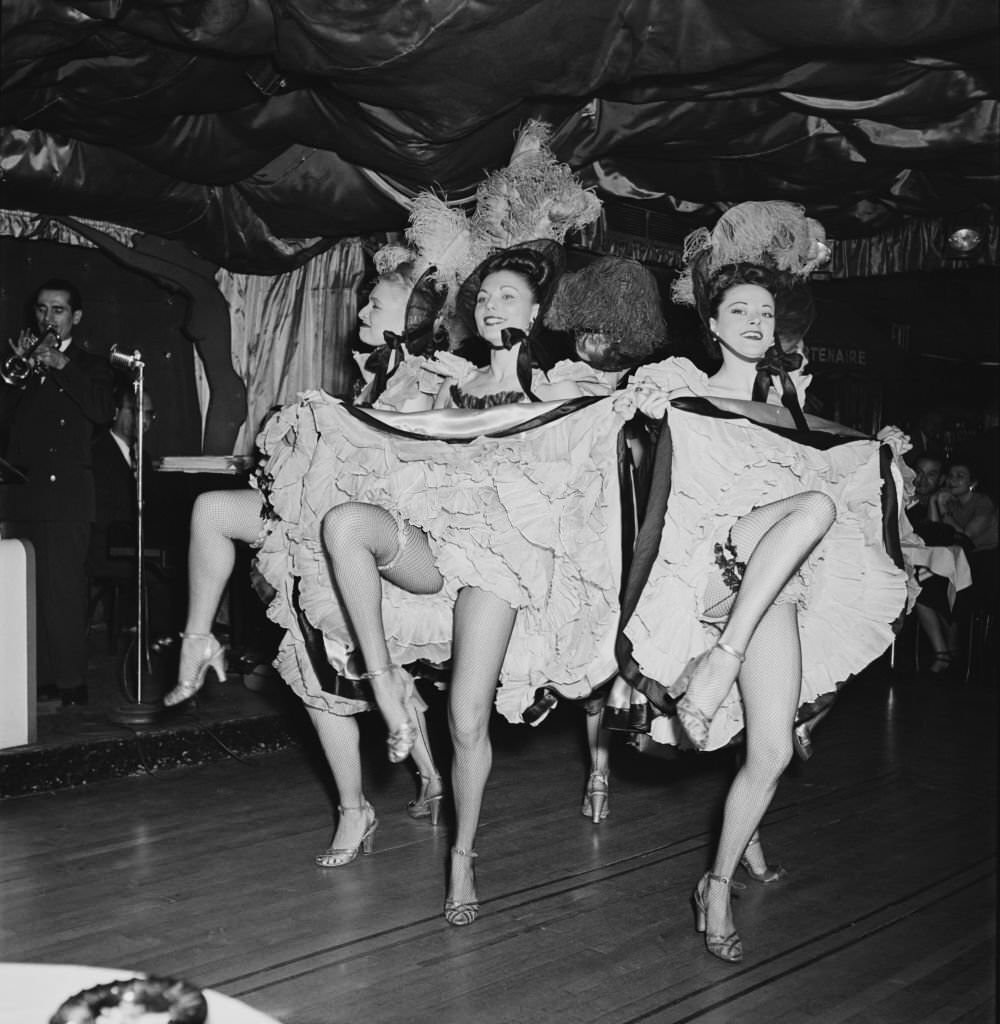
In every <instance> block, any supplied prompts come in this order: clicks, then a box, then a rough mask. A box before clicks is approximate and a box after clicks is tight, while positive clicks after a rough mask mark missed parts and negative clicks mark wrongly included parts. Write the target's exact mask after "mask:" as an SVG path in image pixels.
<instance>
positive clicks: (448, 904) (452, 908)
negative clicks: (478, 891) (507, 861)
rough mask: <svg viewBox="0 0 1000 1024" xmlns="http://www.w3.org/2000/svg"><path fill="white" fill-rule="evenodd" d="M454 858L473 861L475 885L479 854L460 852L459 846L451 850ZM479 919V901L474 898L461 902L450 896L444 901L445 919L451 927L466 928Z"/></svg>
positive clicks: (466, 851) (468, 851) (473, 881)
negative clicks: (476, 861) (476, 859)
mask: <svg viewBox="0 0 1000 1024" xmlns="http://www.w3.org/2000/svg"><path fill="white" fill-rule="evenodd" d="M451 853H452V856H454V857H466V858H468V859H469V860H471V861H472V883H473V885H475V882H476V864H475V858H476V857H478V856H479V854H478V853H473V852H472V851H471V850H460V849H459V848H458V847H457V846H453V847H452V848H451ZM477 917H479V900H478V898H473V899H471V900H466V901H465V902H459V901H458V900H456V899H454V898H453V897H451V896H449V897H447V899H445V901H444V919H445V920H446V921H447V922H448V924H450V925H454V926H455V927H456V928H464V927H465V926H466V925H467V924H472V922H473V921H475V919H476V918H477Z"/></svg>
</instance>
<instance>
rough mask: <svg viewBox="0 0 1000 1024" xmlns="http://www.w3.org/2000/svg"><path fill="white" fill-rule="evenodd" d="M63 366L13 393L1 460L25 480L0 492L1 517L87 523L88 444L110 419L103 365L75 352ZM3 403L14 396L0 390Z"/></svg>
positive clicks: (107, 372)
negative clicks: (8, 431) (9, 424)
mask: <svg viewBox="0 0 1000 1024" xmlns="http://www.w3.org/2000/svg"><path fill="white" fill-rule="evenodd" d="M66 355H67V356H68V357H69V363H67V365H66V366H65V367H63V369H61V370H50V371H48V372H47V373H46V375H45V377H44V378H42V377H39V376H38V375H36V374H32V376H31V377H30V378H29V380H28V384H27V386H26V387H25V388H24V389H23V390H22V391H18V392H16V393H15V395H14V397H13V400H12V404H13V410H12V413H11V426H10V439H9V442H8V446H7V453H6V456H5V457H6V459H7V461H8V462H10V463H11V464H12V465H14V466H16V467H17V468H18V469H20V470H21V472H23V473H24V474H25V475H26V476H27V477H28V483H26V484H13V485H10V486H7V487H4V488H3V491H4V492H5V493H4V497H3V499H2V500H3V516H2V518H4V519H10V520H36V521H46V522H92V521H93V519H94V512H95V496H94V475H93V470H92V466H91V443H92V441H93V439H94V435H95V433H96V431H98V430H99V429H101V428H102V427H104V426H106V425H107V424H108V423H110V422H111V418H112V416H113V415H114V399H113V396H112V373H111V366H110V364H109V363H108V361H107V359H104V358H102V357H99V356H96V355H93V354H92V353H90V352H87V351H85V350H84V349H82V348H80V347H79V346H78V345H76V344H75V343H74V344H70V346H69V348H67V349H66ZM0 390H4V391H7V392H8V394H7V395H6V396H5V397H6V399H7V400H8V401H11V397H10V392H11V391H13V390H14V389H12V388H9V386H8V385H5V384H2V383H0Z"/></svg>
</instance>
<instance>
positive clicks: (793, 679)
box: [708, 581, 802, 935]
mask: <svg viewBox="0 0 1000 1024" xmlns="http://www.w3.org/2000/svg"><path fill="white" fill-rule="evenodd" d="M744 582H745V581H744ZM801 685H802V653H801V647H800V644H799V629H798V613H797V611H796V608H795V605H794V604H777V605H773V606H772V607H771V608H769V609H768V610H767V611H766V612H765V613H764V615H763V617H762V618H761V620H760V623H759V624H758V626H757V628H756V629H755V630H754V633H753V637H752V638H751V640H750V642H749V644H748V645H747V650H746V661H745V662H744V664H743V669H742V671H741V672H740V693H741V696H742V698H743V707H744V714H745V716H746V754H745V760H744V762H743V764H742V766H741V767H740V769H739V771H738V772H737V773H736V777H735V779H734V780H733V784H732V786H731V787H730V789H729V794H728V796H727V797H726V809H725V815H724V817H723V823H722V834H721V836H720V838H719V847H718V850H717V851H716V856H715V864H714V867H713V872H714V873H715V874H716V875H721V876H723V877H725V878H732V877H733V872H734V871H735V870H736V865H737V864H738V863H739V859H740V855H741V854H742V853H743V851H744V850H745V849H746V846H747V843H748V842H749V841H750V837H751V836H752V835H753V833H754V831H755V830H756V829H757V828H758V826H759V825H760V822H761V819H762V818H763V816H764V812H765V811H766V810H767V808H768V806H769V805H770V803H771V799H772V797H773V796H774V791H775V789H776V788H777V785H778V779H779V778H780V777H781V773H782V772H783V771H784V770H785V768H786V767H787V766H788V762H789V761H790V760H791V757H792V725H793V722H794V720H795V711H796V708H797V707H798V702H799V690H800V688H801ZM708 918H709V922H708V923H709V931H710V932H713V933H715V934H725V935H727V934H729V932H731V931H732V930H733V922H732V914H731V911H730V908H729V899H728V890H727V889H724V888H722V887H721V886H710V887H709V889H708Z"/></svg>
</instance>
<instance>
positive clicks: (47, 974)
mask: <svg viewBox="0 0 1000 1024" xmlns="http://www.w3.org/2000/svg"><path fill="white" fill-rule="evenodd" d="M141 976H142V971H130V970H128V969H127V968H117V967H84V966H80V965H78V964H16V963H0V1024H48V1021H49V1018H50V1017H51V1016H52V1014H53V1013H55V1012H56V1010H58V1009H59V1007H60V1006H61V1005H62V1003H64V1002H65V1001H66V1000H67V999H69V998H70V996H75V995H76V994H77V992H82V991H83V990H84V989H85V988H93V987H94V986H95V985H107V984H109V983H110V982H112V981H120V980H126V979H128V978H136V977H141ZM202 992H203V994H204V996H205V1001H206V1002H207V1003H208V1019H207V1021H206V1024H281V1022H280V1021H276V1020H275V1019H274V1018H273V1017H268V1016H267V1014H265V1013H261V1012H260V1010H255V1009H253V1007H251V1006H247V1005H246V1003H241V1002H239V1000H237V999H231V998H230V997H229V996H224V995H223V994H222V993H221V992H214V991H212V989H210V988H206V989H202Z"/></svg>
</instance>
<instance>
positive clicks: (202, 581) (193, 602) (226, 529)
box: [184, 488, 264, 633]
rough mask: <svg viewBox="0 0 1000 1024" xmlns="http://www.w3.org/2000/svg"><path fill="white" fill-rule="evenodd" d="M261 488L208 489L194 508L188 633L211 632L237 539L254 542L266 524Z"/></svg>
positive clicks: (190, 552)
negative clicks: (264, 523) (262, 518)
mask: <svg viewBox="0 0 1000 1024" xmlns="http://www.w3.org/2000/svg"><path fill="white" fill-rule="evenodd" d="M263 507H264V499H263V498H262V497H261V495H260V492H259V491H254V490H251V489H249V488H247V489H246V490H243V491H206V492H205V493H204V494H199V495H198V497H197V498H196V499H195V503H194V508H193V509H192V510H191V540H190V543H189V545H188V610H187V620H186V622H185V626H184V632H185V633H210V632H211V630H212V623H213V622H214V621H215V613H216V611H218V608H219V601H221V600H222V592H223V591H224V590H225V589H226V584H227V583H228V582H229V577H230V575H231V574H232V571H233V564H234V562H235V560H236V544H235V542H236V541H238V540H239V541H244V542H245V543H247V544H252V543H253V542H254V541H256V540H257V538H258V537H260V533H261V530H262V528H263V521H262V520H261V515H260V513H261V509H262V508H263Z"/></svg>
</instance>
